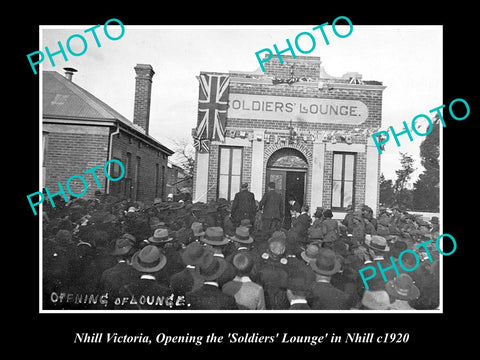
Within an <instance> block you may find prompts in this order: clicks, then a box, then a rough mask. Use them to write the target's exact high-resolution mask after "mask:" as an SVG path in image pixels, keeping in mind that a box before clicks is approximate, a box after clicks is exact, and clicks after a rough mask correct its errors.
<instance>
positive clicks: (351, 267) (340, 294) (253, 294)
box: [42, 183, 439, 310]
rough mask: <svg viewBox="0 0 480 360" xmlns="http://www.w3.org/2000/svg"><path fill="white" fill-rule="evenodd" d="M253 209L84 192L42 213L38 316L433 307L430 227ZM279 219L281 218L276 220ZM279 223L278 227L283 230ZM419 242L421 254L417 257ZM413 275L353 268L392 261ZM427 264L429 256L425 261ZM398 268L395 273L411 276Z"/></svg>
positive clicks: (359, 213) (265, 200)
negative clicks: (46, 312) (48, 312)
mask: <svg viewBox="0 0 480 360" xmlns="http://www.w3.org/2000/svg"><path fill="white" fill-rule="evenodd" d="M284 207H285V206H284V204H283V198H282V197H281V196H280V194H279V193H278V192H277V191H275V184H273V183H270V184H269V190H268V191H267V192H266V193H265V194H264V196H263V197H262V199H261V200H260V201H256V200H255V198H254V196H253V194H252V193H251V192H250V191H249V190H248V184H242V188H241V190H240V192H239V193H237V194H236V196H235V198H234V199H233V201H232V202H229V201H226V200H224V199H218V200H217V201H211V202H209V203H201V202H196V203H192V201H190V200H187V201H183V200H180V201H173V199H172V198H171V197H170V198H169V201H165V202H163V201H159V200H155V201H154V203H153V204H149V205H147V204H144V203H141V202H132V201H129V200H127V199H118V198H115V197H113V196H110V195H103V194H101V193H96V196H95V198H93V199H82V198H75V199H72V200H70V201H68V202H66V203H61V204H56V207H55V208H52V207H49V206H44V213H43V246H42V250H43V308H44V309H57V310H61V309H68V310H70V309H74V310H83V309H89V310H90V309H93V310H105V309H107V310H132V309H133V310H236V309H240V310H243V309H245V310H309V309H310V310H351V309H355V310H363V309H365V310H395V309H401V310H410V309H412V310H413V309H417V310H430V309H436V308H437V307H438V306H439V266H438V251H437V249H436V248H435V246H434V243H435V239H436V237H437V236H438V231H439V228H438V218H435V217H433V218H432V219H431V220H430V221H426V220H424V219H422V218H421V217H419V216H414V215H412V214H409V213H408V212H406V211H402V210H401V209H398V208H394V209H386V208H380V209H379V212H378V215H377V217H376V218H375V217H374V216H373V211H372V209H371V208H370V207H368V206H366V205H364V206H361V207H359V208H358V207H357V209H354V208H353V207H352V206H349V207H348V209H347V212H346V214H345V217H344V218H343V219H334V218H333V213H332V210H331V209H322V208H316V209H315V210H314V211H312V212H310V209H309V208H308V206H298V205H295V201H293V203H292V202H290V208H288V207H287V209H285V208H284ZM285 214H287V216H285ZM285 218H288V222H286V221H285ZM428 239H433V240H434V241H433V244H432V243H429V244H428V245H427V246H428V247H427V249H429V251H430V252H429V254H428V255H429V256H426V254H425V250H426V249H425V247H417V246H416V245H417V244H419V243H423V242H425V241H426V240H428ZM406 249H412V250H414V251H415V252H416V253H417V254H418V257H414V256H411V255H412V253H411V252H410V253H406V254H404V255H405V256H403V257H402V261H403V262H404V263H409V262H413V263H414V262H415V261H416V260H417V259H420V263H419V265H418V266H417V267H416V268H415V270H413V271H407V270H404V269H403V268H401V267H398V269H399V270H400V273H399V274H397V273H396V272H395V271H393V270H390V271H387V272H386V275H387V281H384V279H383V278H382V277H381V276H380V275H379V276H378V277H377V278H376V279H374V280H373V281H371V282H369V287H368V289H366V287H365V284H364V282H363V281H362V280H361V278H360V275H359V269H361V268H363V267H364V266H366V264H371V263H377V262H380V263H381V264H383V268H387V267H388V266H390V265H391V263H390V262H391V261H392V260H394V261H396V260H397V259H398V256H399V254H400V253H401V252H402V251H404V250H406ZM430 257H431V258H430ZM411 268H413V267H409V268H407V269H411Z"/></svg>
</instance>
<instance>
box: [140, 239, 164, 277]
mask: <svg viewBox="0 0 480 360" xmlns="http://www.w3.org/2000/svg"><path fill="white" fill-rule="evenodd" d="M166 263H167V258H166V257H165V255H163V254H162V252H161V251H160V249H159V248H157V247H156V246H155V245H147V246H145V247H144V248H143V249H142V250H140V251H137V252H136V253H135V254H134V255H133V256H132V266H133V267H134V268H135V269H136V270H138V271H141V272H149V273H150V272H157V271H159V270H161V269H162V268H163V267H164V266H165V264H166Z"/></svg>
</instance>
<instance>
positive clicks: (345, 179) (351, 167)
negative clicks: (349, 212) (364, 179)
mask: <svg viewBox="0 0 480 360" xmlns="http://www.w3.org/2000/svg"><path fill="white" fill-rule="evenodd" d="M355 160H356V157H355V154H352V153H340V152H338V153H337V152H334V153H333V176H332V209H334V210H345V209H346V207H347V206H348V205H354V204H353V199H354V184H355Z"/></svg>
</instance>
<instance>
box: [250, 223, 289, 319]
mask: <svg viewBox="0 0 480 360" xmlns="http://www.w3.org/2000/svg"><path fill="white" fill-rule="evenodd" d="M285 250H286V235H285V233H283V232H282V231H275V232H274V233H273V234H272V236H271V237H270V239H268V242H267V249H266V251H265V252H263V253H262V255H261V258H262V263H261V264H260V267H259V269H258V282H259V284H260V285H261V286H262V287H263V290H264V292H265V304H266V307H267V309H275V310H285V309H288V307H289V301H288V299H287V294H286V290H285V289H286V285H287V280H288V262H289V259H288V258H287V257H286V253H285Z"/></svg>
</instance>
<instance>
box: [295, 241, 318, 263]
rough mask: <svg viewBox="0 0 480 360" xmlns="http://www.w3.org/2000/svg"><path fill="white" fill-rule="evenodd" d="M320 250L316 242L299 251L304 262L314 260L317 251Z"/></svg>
mask: <svg viewBox="0 0 480 360" xmlns="http://www.w3.org/2000/svg"><path fill="white" fill-rule="evenodd" d="M319 251H320V247H319V246H318V245H316V244H310V245H307V248H306V249H305V250H304V251H302V252H301V254H300V256H301V257H302V259H303V260H305V261H306V262H308V263H309V262H310V261H315V259H316V257H317V255H318V253H319Z"/></svg>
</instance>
